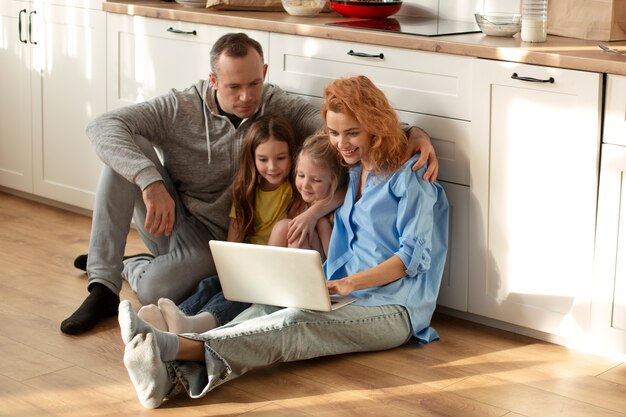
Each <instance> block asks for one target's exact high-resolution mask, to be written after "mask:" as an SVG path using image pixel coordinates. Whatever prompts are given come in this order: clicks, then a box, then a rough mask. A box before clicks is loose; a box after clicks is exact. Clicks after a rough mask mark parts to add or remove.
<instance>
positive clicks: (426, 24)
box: [326, 16, 480, 36]
mask: <svg viewBox="0 0 626 417" xmlns="http://www.w3.org/2000/svg"><path fill="white" fill-rule="evenodd" d="M326 24H327V25H329V26H340V27H349V28H354V29H365V30H377V31H383V32H394V33H403V34H406V35H416V36H445V35H460V34H463V33H475V32H480V29H479V28H478V25H476V23H474V22H462V21H458V20H446V19H437V18H432V17H415V16H397V17H393V18H385V19H365V20H349V21H343V22H330V23H326Z"/></svg>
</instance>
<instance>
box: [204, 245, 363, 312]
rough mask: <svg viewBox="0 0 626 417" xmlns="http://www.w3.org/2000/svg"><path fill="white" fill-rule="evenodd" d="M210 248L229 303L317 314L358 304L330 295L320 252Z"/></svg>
mask: <svg viewBox="0 0 626 417" xmlns="http://www.w3.org/2000/svg"><path fill="white" fill-rule="evenodd" d="M209 246H210V248H211V253H212V254H213V260H214V261H215V267H216V269H217V275H218V276H219V279H220V283H221V285H222V291H223V293H224V297H225V298H226V299H227V300H231V301H241V302H246V303H256V304H267V305H274V306H280V307H296V308H302V309H307V310H317V311H332V310H336V309H337V308H339V307H343V306H344V305H346V304H350V303H351V302H353V301H354V300H355V299H354V298H353V297H338V296H334V295H333V296H330V295H329V294H328V289H327V288H326V278H325V277H324V272H323V269H322V260H321V257H320V254H319V252H317V251H314V250H308V249H293V248H283V247H277V246H268V245H254V244H250V243H234V242H225V241H219V240H211V241H210V242H209Z"/></svg>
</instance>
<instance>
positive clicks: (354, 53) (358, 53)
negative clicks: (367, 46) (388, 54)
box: [348, 49, 385, 59]
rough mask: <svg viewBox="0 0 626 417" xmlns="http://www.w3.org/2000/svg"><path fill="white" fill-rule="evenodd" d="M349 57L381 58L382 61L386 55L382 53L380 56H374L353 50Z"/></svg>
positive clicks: (349, 52)
mask: <svg viewBox="0 0 626 417" xmlns="http://www.w3.org/2000/svg"><path fill="white" fill-rule="evenodd" d="M348 55H350V56H359V57H362V58H380V59H385V55H383V53H382V52H381V53H380V54H377V55H372V54H366V53H363V52H354V51H353V50H352V49H350V50H349V51H348Z"/></svg>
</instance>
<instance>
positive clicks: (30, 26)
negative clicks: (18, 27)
mask: <svg viewBox="0 0 626 417" xmlns="http://www.w3.org/2000/svg"><path fill="white" fill-rule="evenodd" d="M34 14H37V11H36V10H33V11H32V12H30V13H29V14H28V41H29V42H30V43H31V44H33V45H37V42H35V41H33V15H34Z"/></svg>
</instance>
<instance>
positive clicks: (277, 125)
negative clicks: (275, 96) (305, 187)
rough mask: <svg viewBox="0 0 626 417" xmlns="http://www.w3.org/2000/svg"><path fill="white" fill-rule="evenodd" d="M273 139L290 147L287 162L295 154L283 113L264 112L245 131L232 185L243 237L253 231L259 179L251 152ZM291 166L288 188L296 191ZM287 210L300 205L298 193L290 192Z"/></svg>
mask: <svg viewBox="0 0 626 417" xmlns="http://www.w3.org/2000/svg"><path fill="white" fill-rule="evenodd" d="M270 139H272V140H277V141H280V142H285V143H286V144H287V146H288V148H289V155H288V157H289V161H291V160H292V158H293V155H295V149H296V139H295V136H294V133H293V129H292V128H291V125H290V124H289V122H288V121H287V119H285V118H284V117H282V116H279V115H266V116H262V117H259V118H258V119H256V120H255V121H254V122H253V123H252V125H250V128H248V131H247V132H246V136H245V138H244V141H243V146H242V148H241V162H240V166H239V171H237V174H235V179H234V180H233V188H232V199H233V206H234V208H235V222H236V224H237V228H238V230H239V231H241V233H242V236H249V235H251V234H253V233H254V210H255V201H256V187H257V186H258V184H259V183H260V181H261V178H260V176H259V173H258V171H257V169H256V164H255V158H254V156H255V155H254V154H255V152H256V149H257V148H258V147H259V145H261V144H263V143H265V142H267V141H269V140H270ZM293 167H294V164H293V163H292V164H291V166H290V173H289V175H288V177H287V178H288V181H290V183H291V189H292V190H295V185H294V183H293V175H292V174H293ZM293 194H294V198H292V200H291V202H290V204H289V207H288V209H287V211H288V212H291V211H292V210H293V206H294V205H295V204H299V200H300V198H299V196H298V195H297V194H298V193H293Z"/></svg>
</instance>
